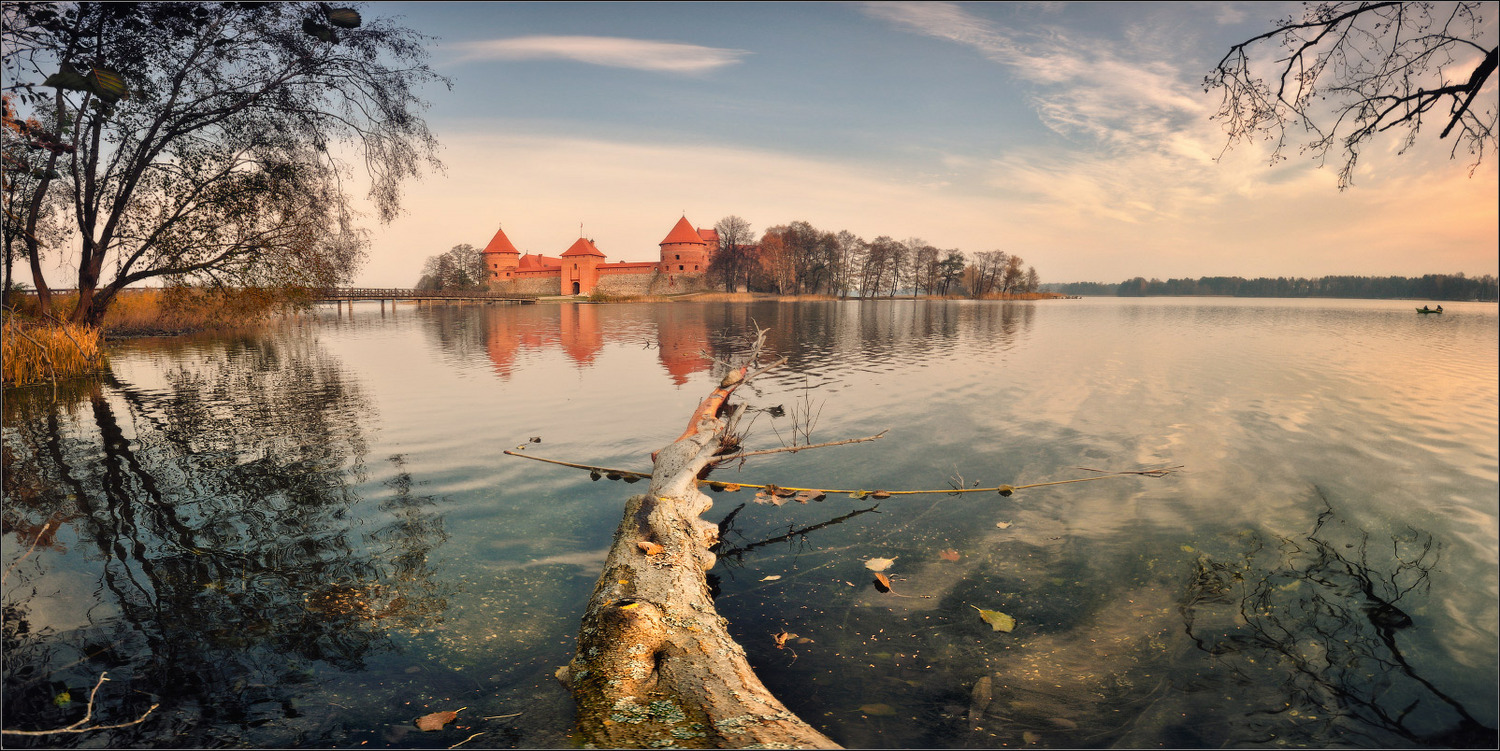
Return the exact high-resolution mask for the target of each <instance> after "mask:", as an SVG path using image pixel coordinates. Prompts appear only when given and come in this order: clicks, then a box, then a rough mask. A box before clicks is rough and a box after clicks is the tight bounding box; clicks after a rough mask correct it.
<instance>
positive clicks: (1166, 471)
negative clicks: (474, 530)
mask: <svg viewBox="0 0 1500 751" xmlns="http://www.w3.org/2000/svg"><path fill="white" fill-rule="evenodd" d="M859 440H866V439H859ZM805 448H812V447H810V446H799V447H797V450H801V449H805ZM503 453H505V454H506V455H507V456H519V457H521V458H523V459H534V460H536V461H539V462H547V463H548V464H560V465H562V466H564V467H572V468H574V469H587V470H590V471H594V472H600V473H605V474H617V475H622V476H623V475H630V476H634V477H640V478H648V477H650V476H651V474H650V473H649V472H635V471H632V470H628V469H615V468H612V467H597V466H594V465H590V464H575V463H573V462H561V461H558V460H556V459H543V458H542V457H540V456H531V455H530V454H520V453H516V452H514V451H505V452H503ZM731 458H733V457H731ZM1080 469H1082V467H1080ZM1180 470H1182V465H1180V464H1179V465H1177V466H1174V467H1160V468H1157V469H1141V470H1130V469H1127V470H1120V471H1113V472H1106V471H1105V470H1099V469H1092V470H1089V471H1090V472H1103V473H1104V474H1100V475H1098V476H1096V477H1080V478H1077V479H1074V480H1054V481H1052V482H1034V483H1031V484H1029V485H998V486H996V487H993V488H953V487H947V488H937V489H933V490H882V491H878V492H880V493H884V494H886V495H933V494H938V493H941V494H944V495H958V494H959V493H1000V492H1003V491H1007V490H1008V491H1011V492H1014V491H1017V490H1026V489H1029V488H1045V487H1050V486H1052V485H1068V484H1070V483H1075V482H1093V481H1094V480H1103V479H1106V478H1110V477H1124V476H1129V475H1142V476H1145V477H1166V476H1167V475H1170V474H1176V473H1177V472H1179V471H1180ZM698 484H699V485H734V486H736V487H740V488H757V489H761V490H764V489H766V488H775V489H777V490H789V491H793V492H803V491H807V492H812V493H848V494H850V495H858V496H859V497H865V496H870V495H873V494H874V493H875V492H877V491H870V490H863V489H861V490H851V489H848V488H797V487H792V486H790V485H757V484H755V483H750V482H724V481H722V480H704V479H701V478H700V479H699V480H698Z"/></svg>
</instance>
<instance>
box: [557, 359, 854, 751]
mask: <svg viewBox="0 0 1500 751" xmlns="http://www.w3.org/2000/svg"><path fill="white" fill-rule="evenodd" d="M764 341H765V332H764V331H761V332H759V336H758V338H757V340H756V343H755V346H754V347H753V348H752V350H751V354H750V357H749V359H748V361H747V362H746V364H745V365H744V366H742V367H740V368H738V369H735V370H733V371H731V372H730V373H729V374H728V375H726V376H725V377H724V379H723V381H721V382H720V384H719V386H718V388H716V389H714V391H713V392H712V393H711V394H710V395H709V396H708V397H707V398H705V399H704V400H703V401H702V402H701V403H700V404H699V406H698V409H696V410H695V411H694V412H693V416H692V418H691V420H690V421H689V425H688V429H687V431H685V432H684V433H683V434H682V436H681V437H679V438H678V439H677V440H676V441H674V442H673V443H671V444H670V445H668V446H666V447H665V448H663V449H662V450H660V451H658V452H657V453H656V455H655V457H654V460H655V461H654V466H653V469H652V475H651V487H650V490H649V492H648V493H646V494H645V495H637V496H634V497H632V498H630V499H629V500H628V501H627V502H626V504H625V513H624V516H623V518H622V519H621V520H620V525H619V527H618V528H617V529H616V530H615V537H614V542H613V545H612V546H611V548H610V552H609V555H608V557H607V558H606V559H605V562H604V570H603V573H602V574H601V575H600V577H599V581H598V583H597V584H596V585H595V586H594V592H593V594H592V595H591V596H590V598H589V603H588V608H587V609H586V610H585V612H584V616H583V622H582V624H581V625H580V627H579V631H578V649H577V652H576V653H575V654H574V657H573V660H572V661H571V662H570V663H569V664H568V665H567V666H565V667H563V668H561V669H559V670H558V678H559V679H560V680H561V681H562V682H563V684H564V685H565V686H567V687H568V688H569V689H570V690H571V691H572V693H573V698H574V701H575V702H576V704H577V706H578V727H579V730H580V731H581V732H582V734H583V736H584V738H585V740H586V741H587V742H589V743H591V744H594V745H596V746H601V747H615V748H661V747H666V746H674V747H688V748H744V747H758V748H838V747H839V746H838V744H836V743H834V742H833V741H832V740H831V739H829V738H828V737H827V736H825V735H823V734H822V733H820V732H818V731H817V730H816V729H814V728H813V727H812V726H810V725H808V724H807V723H806V722H803V721H802V720H801V719H799V718H798V717H797V716H796V715H794V714H792V713H791V712H790V711H789V710H787V708H786V707H785V706H784V705H782V703H781V702H780V701H779V700H777V699H776V697H775V696H773V695H772V694H771V692H770V691H769V690H767V689H766V687H765V686H764V685H763V684H762V683H761V682H760V679H759V678H757V677H756V675H755V671H754V670H753V669H751V667H750V663H749V661H748V660H747V659H746V657H745V650H744V649H743V648H741V647H740V645H739V644H738V643H736V642H735V640H734V639H733V637H731V636H730V634H729V629H728V622H727V621H725V620H724V618H723V617H721V616H720V615H719V614H718V612H717V611H716V610H715V609H714V604H713V598H712V595H711V594H710V592H709V587H708V582H707V572H708V570H709V569H710V568H712V567H713V565H714V563H715V562H716V558H715V556H714V554H713V552H712V551H711V550H710V548H711V547H712V546H713V545H714V544H715V543H716V542H717V541H718V532H719V529H718V525H716V524H713V523H712V522H709V521H707V520H705V519H703V518H702V514H703V513H704V512H705V511H707V510H708V509H709V508H710V507H712V506H713V501H712V500H711V499H710V498H709V497H708V496H707V495H705V494H704V493H703V492H701V491H700V490H698V483H697V479H698V478H699V477H700V475H701V474H702V473H704V472H705V470H706V469H707V468H708V467H709V465H710V463H712V462H713V461H714V459H715V458H716V457H717V456H718V455H720V453H721V452H722V451H723V450H725V449H726V446H727V445H732V444H733V442H734V438H733V436H734V430H735V426H736V425H737V424H738V421H739V418H740V416H741V415H742V414H744V410H745V407H744V405H743V404H741V405H737V406H730V405H729V397H730V396H731V395H732V394H733V392H734V390H735V389H736V388H738V387H739V386H740V385H741V384H743V383H745V382H748V381H749V380H750V379H752V378H753V377H754V376H756V375H758V374H760V373H763V372H765V370H768V369H769V367H770V366H767V367H762V368H759V369H755V368H756V360H757V359H758V358H759V355H760V350H761V347H762V345H763V344H764Z"/></svg>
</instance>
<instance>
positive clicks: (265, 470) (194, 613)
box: [3, 298, 1500, 748]
mask: <svg viewBox="0 0 1500 751" xmlns="http://www.w3.org/2000/svg"><path fill="white" fill-rule="evenodd" d="M1413 308H1414V305H1413V304H1412V303H1410V302H1404V301H1351V300H1241V299H1217V298H1144V299H1108V298H1099V299H1083V300H1053V301H1044V302H1034V303H1030V302H1028V303H995V302H960V301H949V302H912V301H878V302H799V303H775V302H770V303H753V304H743V303H742V304H733V303H688V302H680V303H664V304H626V305H584V304H563V305H528V306H483V305H476V306H423V307H418V306H415V305H410V304H404V305H401V306H399V307H394V308H388V307H385V306H380V305H377V304H375V303H361V304H359V305H358V306H355V307H354V309H353V310H352V312H351V311H350V310H349V309H348V308H347V307H346V308H343V309H341V310H336V309H335V308H333V307H329V306H323V307H319V308H317V309H315V310H314V311H312V312H310V313H307V314H304V315H302V316H300V317H297V318H295V319H290V320H287V321H285V322H283V323H281V324H278V325H277V326H276V327H274V328H272V329H271V330H269V331H266V332H265V333H263V334H258V335H242V336H225V337H217V338H202V339H183V340H143V341H134V342H124V343H118V344H116V345H114V346H113V348H112V351H111V362H112V374H111V375H110V376H108V377H107V378H104V379H102V380H101V381H99V382H92V383H75V384H63V385H62V386H61V387H60V388H59V389H58V390H57V393H56V395H55V397H54V393H53V390H52V389H51V388H50V387H41V388H31V389H26V390H11V391H7V392H6V393H5V413H4V461H5V464H4V470H5V472H4V489H5V503H4V515H3V521H4V542H3V556H4V560H5V563H6V566H7V568H6V573H5V578H6V581H5V583H4V603H3V605H4V611H3V612H4V645H3V646H4V711H5V715H4V716H5V727H6V728H7V729H12V730H15V729H24V730H40V729H54V728H61V727H64V726H67V725H69V724H71V723H75V722H78V721H79V720H81V719H83V718H84V714H85V712H86V711H87V708H88V700H89V697H90V692H91V691H93V690H94V688H95V686H96V683H97V681H98V678H99V676H100V675H101V674H102V673H106V672H107V673H108V681H107V682H105V683H103V684H102V685H99V688H98V691H97V694H96V695H95V697H94V707H93V716H92V718H91V719H90V720H89V724H91V725H92V724H104V725H112V724H120V723H129V722H131V721H132V720H135V719H137V718H139V717H140V716H141V715H142V713H144V712H146V711H147V709H148V708H150V707H151V706H152V705H153V704H156V705H159V706H157V707H156V709H154V710H153V711H152V712H151V713H150V714H149V715H148V716H146V718H145V720H144V721H142V722H139V723H136V724H129V725H126V726H124V727H119V728H115V729H108V730H98V731H93V732H89V733H79V734H67V735H52V736H46V737H42V738H33V737H23V736H14V735H8V736H6V743H7V744H8V745H14V746H25V745H28V744H32V745H53V746H55V745H78V746H155V747H161V746H178V747H219V746H253V747H314V746H318V747H326V746H339V747H368V748H376V747H393V748H398V747H437V748H447V747H450V746H453V745H454V744H458V743H460V742H465V746H464V747H538V746H540V747H568V746H574V745H576V744H577V743H578V740H577V739H575V738H573V737H572V736H571V735H570V731H571V723H572V705H571V698H570V697H569V696H568V694H567V693H566V692H565V691H564V689H563V688H562V687H561V686H560V685H559V684H558V683H557V681H556V680H555V679H554V678H553V673H554V671H556V669H557V668H558V667H559V666H561V665H563V664H565V663H566V662H567V661H568V659H569V658H570V657H571V654H572V645H573V643H574V636H575V634H576V631H577V628H578V622H579V618H580V616H581V614H582V611H583V607H584V604H585V602H586V600H587V598H588V595H589V592H590V591H591V589H592V588H593V585H594V582H595V579H596V578H597V577H598V575H599V573H600V566H601V564H602V562H603V559H604V554H605V552H606V550H607V548H608V546H609V544H610V540H611V537H612V534H613V532H614V529H615V526H616V525H617V524H618V523H619V516H620V510H621V507H622V504H623V502H624V500H625V498H626V497H628V496H629V495H630V494H631V493H632V492H636V491H639V490H641V489H643V488H644V484H639V485H632V484H629V483H626V482H622V481H611V480H609V479H607V478H602V479H595V478H593V477H591V476H590V473H589V472H587V471H580V470H576V469H570V468H566V467H562V466H557V465H552V464H547V463H543V462H537V461H530V460H528V459H525V458H517V457H512V456H508V455H506V454H505V453H504V452H505V451H507V450H510V451H515V452H518V453H522V454H525V455H527V456H537V457H543V458H548V459H556V460H561V461H568V462H575V463H582V464H588V465H597V466H603V467H612V468H620V469H628V470H649V467H650V459H649V455H650V453H651V452H652V451H655V450H656V449H659V448H661V447H662V446H664V445H666V444H667V443H669V442H671V440H672V439H673V438H675V437H676V436H677V434H679V433H680V432H681V431H682V430H683V428H684V427H685V426H686V423H687V419H688V416H689V414H690V412H691V411H692V409H693V408H694V407H695V406H696V404H697V402H698V401H699V400H700V399H701V398H702V397H703V396H705V395H706V394H707V393H708V392H709V391H710V390H711V389H712V388H713V386H714V385H716V383H717V380H718V379H719V377H720V376H721V375H722V374H723V372H724V366H723V364H722V363H723V362H724V361H726V360H729V359H730V358H732V357H733V356H734V355H736V354H738V353H740V352H742V351H743V348H744V347H745V345H746V344H747V342H748V341H749V339H750V338H751V337H752V336H753V333H754V331H755V328H756V327H757V326H760V327H765V328H768V329H770V331H771V334H770V337H769V342H770V346H771V347H772V348H773V349H774V350H775V351H776V352H777V353H778V354H780V355H785V356H786V357H787V363H786V365H785V366H784V367H782V368H780V369H778V370H775V371H772V372H771V373H769V374H767V375H766V376H765V377H764V378H763V379H761V380H758V381H756V382H755V384H754V388H746V389H741V391H740V395H739V396H740V397H741V398H743V399H744V400H746V401H748V402H749V404H750V405H751V407H752V409H753V411H752V412H751V413H750V414H748V415H747V420H748V419H750V418H753V421H751V422H750V425H749V429H748V432H747V438H746V441H745V443H746V446H747V448H751V449H758V448H774V447H779V446H783V445H789V444H792V443H793V442H806V441H807V440H811V441H812V442H821V441H834V440H839V439H844V438H852V437H861V436H868V435H873V434H876V433H880V432H881V431H888V432H886V433H885V436H884V437H883V438H882V439H880V440H878V441H874V442H867V443H858V444H851V445H844V446H836V447H830V448H823V449H816V450H811V451H806V452H801V453H795V454H793V453H781V454H775V455H770V456H764V457H755V458H750V459H748V460H746V461H745V462H744V463H743V465H742V466H741V465H733V466H730V467H726V468H723V469H720V470H718V471H716V472H715V474H714V475H713V477H714V479H718V480H723V481H726V482H736V483H755V484H766V483H771V484H776V485H781V486H794V487H814V488H827V489H836V490H840V491H844V492H832V493H829V494H828V495H827V498H826V499H825V500H822V501H818V502H810V503H796V502H790V503H785V504H784V505H780V506H776V505H771V504H762V503H755V502H754V497H753V493H752V492H751V491H750V490H741V491H740V492H738V493H735V492H722V493H717V494H713V496H714V501H715V505H714V508H713V509H712V510H710V511H709V512H708V513H707V514H705V516H706V518H709V519H711V520H713V521H716V522H723V526H724V530H723V534H722V537H723V543H722V546H721V549H720V551H719V552H720V562H719V564H718V566H717V567H716V568H715V569H714V570H713V572H712V575H713V577H714V579H715V580H716V585H717V587H718V589H719V595H718V599H717V606H718V609H719V612H720V613H721V614H722V615H724V616H725V617H726V618H727V619H728V621H729V623H730V625H731V629H732V631H733V633H734V634H735V635H736V638H737V639H738V640H739V641H740V643H741V644H742V645H744V647H745V649H746V651H747V653H748V655H749V658H750V661H751V663H752V664H753V665H754V666H755V668H756V670H757V672H758V674H759V675H760V676H761V678H762V680H763V681H764V682H765V683H766V685H767V686H768V687H769V688H770V689H771V690H772V691H773V692H774V693H775V694H776V695H777V696H778V697H779V698H781V699H782V701H783V702H785V703H786V704H787V705H788V707H789V708H790V709H792V711H794V712H796V713H798V714H799V715H800V716H801V717H802V718H804V719H805V720H807V721H808V722H809V723H811V724H812V725H813V726H815V727H817V728H819V729H820V730H822V731H823V732H825V733H826V734H828V735H829V736H831V737H832V738H834V739H835V740H837V741H838V742H840V743H843V744H845V745H847V746H851V747H853V746H867V747H980V748H992V747H998V746H1036V747H1111V746H1124V747H1144V746H1169V747H1205V746H1209V747H1212V746H1257V747H1261V746H1296V745H1313V746H1359V747H1368V746H1384V747H1405V746H1453V745H1457V746H1475V747H1480V746H1489V747H1493V744H1494V741H1495V731H1494V730H1493V728H1495V726H1496V703H1497V692H1496V686H1497V654H1496V644H1497V638H1500V635H1497V602H1500V583H1497V570H1500V542H1497V497H1500V458H1497V443H1500V430H1497V416H1500V404H1497V395H1500V382H1497V367H1500V366H1497V362H1500V351H1497V330H1500V326H1497V313H1496V310H1497V309H1496V306H1495V305H1494V304H1480V303H1468V304H1465V303H1452V304H1449V305H1445V308H1446V312H1445V313H1444V314H1443V315H1441V316H1438V315H1418V314H1417V313H1415V312H1414V310H1413ZM1176 467H1180V469H1179V470H1177V471H1174V472H1172V473H1171V474H1168V475H1166V476H1162V477H1154V476H1148V475H1109V476H1105V475H1103V474H1101V472H1118V471H1146V470H1151V469H1158V468H1176ZM1082 478H1096V479H1092V480H1090V481H1088V482H1078V483H1069V484H1058V485H1047V486H1042V487H1035V488H1025V489H1021V490H1018V491H1017V492H1016V493H1014V494H1013V495H1011V496H1008V497H1006V496H1001V495H999V494H998V493H993V492H984V493H977V492H976V493H966V494H951V493H934V494H926V495H895V496H893V497H890V498H881V499H876V498H871V497H863V498H855V497H851V494H850V493H849V492H848V491H851V490H856V491H857V490H867V491H878V490H888V491H895V490H917V489H933V490H945V489H952V488H956V487H964V488H975V487H981V488H989V487H996V486H999V485H1002V484H1009V485H1018V486H1019V485H1032V484H1040V483H1050V482H1058V481H1063V480H1074V479H1082ZM856 495H857V494H856ZM877 558H884V559H891V563H890V565H889V568H887V569H886V570H885V572H884V573H885V574H886V575H887V576H888V577H889V579H890V582H891V587H890V591H881V590H880V589H878V588H877V587H876V586H875V582H874V581H873V572H872V571H871V570H870V568H869V567H868V562H869V561H870V560H871V559H877ZM981 609H983V610H993V611H999V612H1003V613H1005V614H1007V615H1009V616H1011V617H1013V618H1014V619H1015V622H1016V625H1015V627H1014V629H1013V630H1011V631H1009V632H1005V631H999V630H996V629H994V628H992V626H991V624H990V623H988V622H986V621H985V620H984V619H982V618H981V613H980V610H981ZM781 634H792V635H793V636H783V638H781V639H779V640H778V638H777V635H781ZM778 641H780V642H782V643H778ZM981 683H983V684H985V685H986V686H988V687H989V691H988V694H989V696H988V697H987V698H986V697H985V696H984V695H983V694H984V693H985V692H984V691H983V690H976V686H979V685H980V684H981ZM439 710H459V717H458V720H457V721H456V722H454V723H453V724H450V725H448V726H447V727H446V728H444V729H442V730H439V731H434V732H423V731H421V730H418V729H416V728H415V727H414V726H413V720H414V719H415V718H417V717H418V716H421V715H424V714H427V713H429V712H434V711H439ZM475 734H481V735H477V736H476V735H475ZM466 739H467V740H466Z"/></svg>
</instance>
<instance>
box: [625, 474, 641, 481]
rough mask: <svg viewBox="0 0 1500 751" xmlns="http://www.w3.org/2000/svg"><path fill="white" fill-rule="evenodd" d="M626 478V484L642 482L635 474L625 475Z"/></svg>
mask: <svg viewBox="0 0 1500 751" xmlns="http://www.w3.org/2000/svg"><path fill="white" fill-rule="evenodd" d="M624 478H625V482H627V483H630V482H640V481H641V476H640V475H637V474H633V473H632V474H628V475H625V476H624Z"/></svg>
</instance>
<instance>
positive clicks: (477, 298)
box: [312, 287, 536, 307]
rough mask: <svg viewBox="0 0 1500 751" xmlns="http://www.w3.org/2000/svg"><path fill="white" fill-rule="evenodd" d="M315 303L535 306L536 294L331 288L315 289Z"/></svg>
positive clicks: (313, 296)
mask: <svg viewBox="0 0 1500 751" xmlns="http://www.w3.org/2000/svg"><path fill="white" fill-rule="evenodd" d="M312 300H313V302H331V303H346V302H347V303H350V304H353V303H354V301H356V300H379V301H380V302H381V307H384V306H385V301H386V300H390V301H391V302H392V303H394V302H396V301H397V300H412V301H415V302H483V303H512V304H516V305H532V304H534V303H536V298H535V297H521V296H518V295H506V294H502V293H498V292H476V291H465V292H459V291H452V290H423V289H397V288H389V287H329V288H326V289H319V290H314V291H313V295H312Z"/></svg>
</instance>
